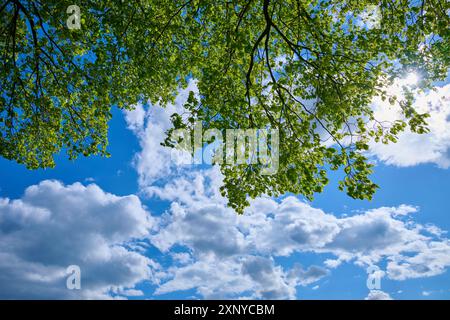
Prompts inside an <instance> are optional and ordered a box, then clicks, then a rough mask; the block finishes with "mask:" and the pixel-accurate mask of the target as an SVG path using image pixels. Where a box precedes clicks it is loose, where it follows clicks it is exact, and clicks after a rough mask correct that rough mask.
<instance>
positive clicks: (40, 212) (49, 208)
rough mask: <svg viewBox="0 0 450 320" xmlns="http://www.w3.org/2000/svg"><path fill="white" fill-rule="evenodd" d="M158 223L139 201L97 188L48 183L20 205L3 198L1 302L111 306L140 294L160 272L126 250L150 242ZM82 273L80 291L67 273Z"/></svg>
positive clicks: (32, 189) (29, 191) (28, 193)
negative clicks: (112, 300)
mask: <svg viewBox="0 0 450 320" xmlns="http://www.w3.org/2000/svg"><path fill="white" fill-rule="evenodd" d="M153 225H154V220H153V218H152V217H151V216H150V215H149V213H148V212H147V211H146V209H145V208H144V207H143V206H142V204H141V202H140V201H139V199H138V198H137V197H136V196H124V197H119V196H115V195H112V194H109V193H106V192H104V191H103V190H101V189H100V188H99V187H98V186H96V185H94V184H91V185H88V186H83V185H82V184H80V183H75V184H72V185H68V186H65V185H63V184H62V183H60V182H58V181H50V180H47V181H43V182H41V183H40V184H38V185H33V186H31V187H28V188H27V189H26V191H25V194H24V195H23V196H22V197H21V198H20V199H16V200H10V199H5V198H0V297H1V298H27V299H28V298H40V299H41V298H44V299H47V298H57V299H62V298H108V297H110V293H116V294H118V295H120V294H129V293H131V294H133V295H136V294H139V292H138V291H136V290H134V286H135V285H136V284H137V283H139V282H141V281H143V280H151V279H152V277H155V276H156V274H155V272H160V271H158V268H159V266H158V264H157V263H155V262H154V261H152V260H151V259H149V258H147V257H145V256H144V255H142V254H141V253H139V252H137V251H134V250H130V249H129V248H127V244H129V243H131V244H132V243H133V242H134V240H136V239H143V238H146V237H147V236H148V233H149V230H150V228H152V227H153ZM74 264H75V265H78V266H80V268H81V290H68V289H67V288H66V278H67V275H66V268H67V267H68V266H69V265H74Z"/></svg>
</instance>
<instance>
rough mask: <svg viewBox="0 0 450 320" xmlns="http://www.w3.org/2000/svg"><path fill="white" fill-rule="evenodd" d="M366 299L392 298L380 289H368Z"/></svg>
mask: <svg viewBox="0 0 450 320" xmlns="http://www.w3.org/2000/svg"><path fill="white" fill-rule="evenodd" d="M366 300H392V298H391V296H390V295H389V293H386V292H384V291H381V290H370V292H369V294H368V295H367V297H366Z"/></svg>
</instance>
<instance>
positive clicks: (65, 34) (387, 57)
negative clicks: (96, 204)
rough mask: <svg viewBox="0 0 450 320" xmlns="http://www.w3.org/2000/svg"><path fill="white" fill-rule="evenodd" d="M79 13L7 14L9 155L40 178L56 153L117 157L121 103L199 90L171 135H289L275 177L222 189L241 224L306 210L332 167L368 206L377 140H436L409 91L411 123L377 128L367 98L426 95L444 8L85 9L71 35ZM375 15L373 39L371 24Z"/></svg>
mask: <svg viewBox="0 0 450 320" xmlns="http://www.w3.org/2000/svg"><path fill="white" fill-rule="evenodd" d="M72 2H73V1H71V0H70V1H66V0H45V1H32V0H31V1H26V0H3V1H1V2H0V3H1V4H0V11H1V20H0V28H1V38H0V41H1V43H2V44H3V48H1V49H2V52H1V55H0V59H1V61H0V63H1V65H2V67H1V70H0V81H1V84H0V85H1V92H2V94H1V96H0V155H1V156H3V157H5V158H7V159H11V160H15V161H17V162H19V163H23V164H25V165H26V166H27V167H28V168H31V169H35V168H45V167H52V166H54V165H55V163H54V159H53V157H54V155H55V154H56V153H58V152H60V151H61V150H65V151H66V152H67V154H68V155H69V157H70V158H71V159H75V158H76V157H77V156H79V155H80V154H82V155H85V156H88V155H91V154H100V155H108V153H107V150H106V147H107V129H108V121H109V119H110V117H111V107H112V106H114V105H115V106H118V107H119V108H132V106H133V105H134V104H136V103H138V102H145V101H147V100H150V101H152V102H157V101H159V102H160V103H161V104H162V105H164V104H166V103H168V102H170V101H172V100H173V98H174V96H175V95H176V92H177V90H178V89H179V88H180V87H184V86H186V84H187V81H188V79H190V78H195V79H197V80H198V88H199V99H195V98H193V97H191V99H190V100H189V102H188V103H187V104H186V108H187V109H188V110H189V115H188V116H187V117H186V116H181V115H174V117H173V118H174V125H175V127H176V128H189V127H190V126H192V123H193V119H195V120H200V121H202V123H203V127H204V128H219V129H223V130H224V129H228V128H265V127H272V128H277V129H279V132H280V160H279V161H280V165H279V170H278V173H277V174H275V175H271V176H268V175H266V176H265V175H261V174H260V171H261V169H262V168H261V166H259V165H239V166H236V165H227V164H222V165H221V170H222V172H223V173H224V176H225V180H224V186H223V187H222V189H221V190H222V192H223V194H224V195H226V196H227V197H228V199H229V203H230V205H231V206H232V207H233V208H235V209H236V210H237V212H242V211H243V209H244V208H245V206H247V205H248V201H247V197H248V196H250V197H256V196H258V195H261V194H268V195H280V194H284V193H287V192H292V193H295V194H303V195H304V196H306V197H308V198H311V197H312V196H313V195H314V193H316V192H321V191H322V190H323V188H324V186H325V185H326V184H327V182H328V179H327V169H328V168H330V169H332V170H338V169H340V168H341V169H343V172H344V174H345V176H344V178H343V179H342V181H341V182H340V189H342V190H345V191H346V192H347V194H348V195H349V196H351V197H353V198H358V199H370V198H371V197H372V195H373V193H374V192H375V190H376V188H377V186H376V184H374V183H373V182H372V181H371V180H370V179H369V175H370V174H371V172H372V165H371V164H370V163H369V162H368V159H367V158H366V156H365V155H364V152H365V151H366V150H367V149H368V142H369V140H370V139H375V140H377V141H381V142H384V143H387V142H389V141H393V142H395V141H396V136H397V134H398V133H399V132H400V131H402V130H404V129H405V128H407V127H409V128H410V129H411V130H412V131H414V132H417V133H424V132H426V131H427V128H426V117H427V115H426V114H418V113H417V112H416V111H415V110H414V109H413V108H412V101H413V96H412V95H411V94H408V92H407V93H406V95H405V97H406V98H405V99H403V100H402V101H400V105H401V107H402V110H403V113H404V118H403V119H399V120H398V121H396V122H394V123H390V124H386V123H381V122H377V119H374V117H373V111H372V109H371V107H370V102H371V101H372V98H373V97H374V96H376V95H379V96H382V97H383V98H384V99H388V100H389V101H390V102H391V103H396V101H395V100H396V99H397V98H398V97H394V96H389V94H388V92H386V91H385V88H386V86H387V85H389V84H390V83H392V81H393V79H395V78H396V77H399V76H400V77H401V76H402V75H404V74H405V72H409V71H410V70H415V72H417V73H418V74H420V79H421V81H420V86H421V87H423V88H429V87H431V86H432V83H433V82H434V81H436V80H440V79H444V78H445V76H446V74H447V70H448V67H449V52H450V44H449V14H448V12H449V9H450V7H449V2H448V1H445V0H414V1H413V0H411V1H409V0H389V1H388V0H380V1H368V0H360V1H351V0H346V1H330V0H319V1H317V0H295V1H293V0H288V1H275V0H242V1H241V0H230V1H222V0H216V1H204V0H191V1H187V0H168V1H164V0H135V1H105V0H101V1H100V0H99V1H94V0H91V1H87V0H84V1H77V5H78V6H79V7H80V9H81V28H80V29H79V30H70V29H69V28H67V26H66V19H67V18H68V14H67V13H66V9H67V7H68V6H69V5H72V4H73V3H72ZM374 5H376V7H374ZM370 8H372V9H374V8H375V9H376V10H377V17H378V18H379V21H377V25H376V26H375V27H373V26H370V25H368V24H364V21H362V19H361V17H363V16H364V15H365V14H367V11H368V10H369V9H370ZM369 122H370V123H375V125H372V126H370V127H368V126H367V123H369ZM169 134H170V132H169ZM324 136H326V137H328V138H327V139H329V140H330V139H331V141H332V143H331V144H330V143H325V141H324ZM168 139H169V140H168V141H170V136H169V137H168ZM166 142H167V140H166Z"/></svg>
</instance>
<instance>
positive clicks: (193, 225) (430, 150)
mask: <svg viewBox="0 0 450 320" xmlns="http://www.w3.org/2000/svg"><path fill="white" fill-rule="evenodd" d="M447 83H448V82H446V83H441V84H439V87H438V92H437V93H436V96H433V95H432V94H431V93H426V94H417V100H416V105H415V106H416V108H418V109H420V108H424V107H426V108H431V107H433V108H431V109H430V111H431V112H432V118H431V119H432V120H431V123H430V128H431V132H430V134H427V135H425V136H423V137H420V138H416V137H413V136H412V134H410V133H405V134H403V135H402V136H401V137H400V140H399V143H398V144H397V145H392V146H387V147H378V146H375V145H373V146H372V148H371V151H370V152H371V159H372V160H373V161H375V162H376V167H375V173H374V175H373V180H374V181H375V182H376V183H377V184H378V185H380V189H379V190H378V192H377V193H376V195H375V197H374V199H373V200H372V201H359V200H354V199H351V198H349V197H348V196H346V195H345V194H344V193H342V192H339V191H338V190H337V181H338V179H339V178H340V174H339V173H330V174H331V176H330V177H331V179H330V184H329V186H328V187H327V188H326V190H325V192H323V193H322V194H319V195H317V196H316V198H315V200H314V201H313V202H311V203H308V202H305V201H304V200H303V199H302V197H301V196H295V195H285V196H283V197H281V198H279V199H270V198H267V197H262V198H259V199H256V200H255V201H253V202H252V204H251V206H250V208H249V209H248V210H247V212H246V214H245V215H244V216H236V215H235V214H234V212H232V211H231V210H230V209H229V208H227V207H226V200H225V199H223V198H222V197H221V196H219V195H218V192H217V188H218V186H220V182H221V176H220V174H219V173H218V171H217V170H216V169H215V168H211V167H207V166H182V167H177V166H176V165H175V164H174V163H173V161H172V158H171V154H170V151H168V150H167V149H164V148H163V147H161V146H159V142H160V141H161V139H162V137H163V134H162V133H163V132H164V131H165V129H167V126H168V123H169V122H168V118H169V115H170V114H171V113H172V112H173V111H175V110H179V108H181V106H182V102H183V101H184V99H185V98H186V95H187V92H188V91H189V90H194V91H195V83H194V82H191V83H190V86H189V88H188V89H186V90H181V91H180V94H179V96H178V98H177V101H176V103H175V104H174V105H170V106H169V107H168V108H167V110H163V109H161V108H160V107H159V106H157V105H156V106H138V107H137V109H136V110H135V111H133V112H127V113H124V112H122V111H120V110H117V109H115V110H114V111H113V118H112V120H111V122H110V131H109V141H110V146H109V152H110V153H111V155H112V156H111V157H110V158H101V157H89V158H80V159H78V160H76V161H69V160H67V159H66V157H65V156H64V155H60V156H58V157H57V161H56V162H57V166H56V168H55V169H47V170H36V171H29V170H27V169H26V168H24V167H23V166H21V165H18V164H16V163H14V162H11V161H7V160H5V159H0V165H1V169H0V240H1V241H0V243H1V244H0V257H1V258H0V261H1V262H0V297H1V298H14V297H24V298H110V297H115V298H130V299H136V298H137V299H142V298H151V299H173V298H177V299H191V298H196V299H202V298H257V299H265V298H275V299H364V298H366V297H368V298H379V299H380V298H392V299H429V298H432V299H449V298H450V275H449V272H448V271H447V269H448V267H449V266H450V241H449V240H448V234H447V233H446V232H447V231H448V230H450V219H449V216H448V214H449V205H448V196H449V190H450V170H449V169H448V167H449V166H450V151H449V150H450V110H449V87H450V86H449V85H448V84H447ZM427 102H430V103H427ZM374 109H375V110H376V112H378V115H380V116H385V115H388V113H386V112H387V111H386V108H385V106H384V105H382V103H381V102H379V101H375V102H374ZM130 195H131V196H130ZM70 264H76V265H80V267H81V273H82V277H81V281H82V289H81V290H68V289H67V288H66V287H65V279H66V277H67V275H66V273H65V270H66V267H67V266H68V265H70ZM370 265H376V266H378V267H379V269H380V274H381V275H380V277H381V288H379V289H377V290H374V291H372V292H370V290H369V289H368V287H367V285H366V280H367V273H366V268H367V267H368V266H370Z"/></svg>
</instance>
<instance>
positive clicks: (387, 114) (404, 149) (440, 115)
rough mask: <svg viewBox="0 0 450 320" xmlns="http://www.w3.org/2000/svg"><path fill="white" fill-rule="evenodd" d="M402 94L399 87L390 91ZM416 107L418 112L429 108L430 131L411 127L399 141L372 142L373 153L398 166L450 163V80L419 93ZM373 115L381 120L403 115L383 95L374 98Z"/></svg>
mask: <svg viewBox="0 0 450 320" xmlns="http://www.w3.org/2000/svg"><path fill="white" fill-rule="evenodd" d="M392 90H393V92H391V93H394V94H396V95H397V96H399V97H401V91H400V90H399V89H398V88H393V89H392V88H391V91H392ZM415 99H416V100H415V102H414V104H413V107H414V108H415V109H416V110H417V111H418V112H419V113H425V112H428V113H429V114H430V118H428V119H427V123H428V128H429V129H430V132H429V133H427V134H416V133H412V132H410V131H409V130H406V131H405V132H402V133H400V134H399V136H398V142H397V143H390V144H387V145H385V144H382V143H372V144H371V146H370V153H371V154H372V155H374V156H376V157H377V158H378V159H379V160H381V161H383V162H385V163H387V164H389V165H395V166H399V167H409V166H415V165H418V164H423V163H434V164H436V165H437V166H439V167H441V168H449V167H450V84H447V85H445V86H441V87H437V88H436V91H429V92H427V93H420V94H416V97H415ZM373 108H374V117H375V119H377V120H378V121H394V120H396V119H401V118H402V117H401V114H400V108H399V106H398V104H396V105H394V106H391V105H390V104H389V102H387V101H384V102H383V101H382V100H381V99H380V98H377V99H375V100H374V103H373Z"/></svg>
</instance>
